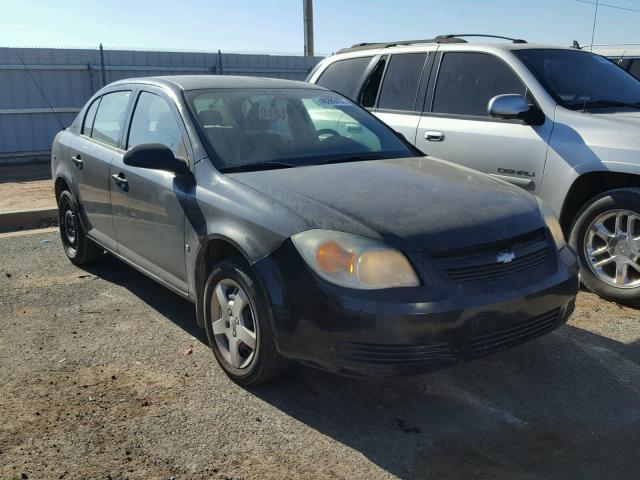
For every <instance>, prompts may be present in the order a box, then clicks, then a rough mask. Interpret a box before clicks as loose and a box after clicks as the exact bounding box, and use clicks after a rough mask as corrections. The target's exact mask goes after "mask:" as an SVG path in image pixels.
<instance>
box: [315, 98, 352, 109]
mask: <svg viewBox="0 0 640 480" xmlns="http://www.w3.org/2000/svg"><path fill="white" fill-rule="evenodd" d="M313 101H314V102H316V103H317V104H318V105H321V106H323V107H349V106H351V105H353V104H352V103H351V102H350V101H349V100H347V99H346V98H342V97H333V96H331V97H330V96H326V97H317V98H314V99H313Z"/></svg>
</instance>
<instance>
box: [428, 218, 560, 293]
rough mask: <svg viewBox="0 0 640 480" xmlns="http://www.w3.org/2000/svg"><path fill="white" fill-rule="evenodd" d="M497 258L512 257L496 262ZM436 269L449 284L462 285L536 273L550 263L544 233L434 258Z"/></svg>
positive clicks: (531, 234)
mask: <svg viewBox="0 0 640 480" xmlns="http://www.w3.org/2000/svg"><path fill="white" fill-rule="evenodd" d="M501 254H508V255H513V258H512V260H510V261H507V262H500V261H499V257H500V256H501ZM435 258H436V261H437V262H438V264H439V266H440V267H441V268H442V269H443V270H444V272H445V273H446V274H447V275H448V276H449V278H451V279H452V280H453V281H455V282H458V283H463V284H474V283H482V282H491V281H495V280H499V279H502V278H507V277H514V276H520V275H524V274H529V273H531V272H533V271H537V270H538V269H539V268H542V267H544V266H546V265H549V264H550V263H551V260H552V256H551V250H550V249H549V241H548V239H547V237H546V235H545V231H544V229H540V230H536V231H534V232H531V233H528V234H526V235H522V236H520V237H516V238H512V239H509V240H508V241H506V242H505V241H503V242H498V243H495V244H489V245H481V246H478V247H475V248H472V249H466V250H463V251H458V252H450V253H446V252H445V253H440V254H438V255H437V256H435Z"/></svg>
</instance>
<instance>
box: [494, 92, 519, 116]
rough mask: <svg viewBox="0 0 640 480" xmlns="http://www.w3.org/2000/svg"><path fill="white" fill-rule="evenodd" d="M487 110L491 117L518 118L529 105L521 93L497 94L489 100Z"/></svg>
mask: <svg viewBox="0 0 640 480" xmlns="http://www.w3.org/2000/svg"><path fill="white" fill-rule="evenodd" d="M488 111H489V116H490V117H493V118H506V119H510V118H518V116H520V115H522V114H523V113H525V112H528V111H529V105H528V104H527V101H526V100H525V99H524V97H523V96H522V95H515V94H508V95H498V96H497V97H493V98H492V99H491V100H489V107H488Z"/></svg>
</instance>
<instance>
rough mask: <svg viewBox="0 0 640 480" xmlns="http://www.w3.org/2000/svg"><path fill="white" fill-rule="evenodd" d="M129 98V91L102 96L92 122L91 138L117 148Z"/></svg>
mask: <svg viewBox="0 0 640 480" xmlns="http://www.w3.org/2000/svg"><path fill="white" fill-rule="evenodd" d="M130 97H131V91H122V92H113V93H107V94H105V95H103V96H102V100H101V101H100V105H99V106H98V112H97V113H96V118H95V121H94V122H93V130H92V132H91V138H95V139H96V140H100V141H102V142H104V143H107V144H109V145H113V146H114V147H116V146H118V139H119V138H120V132H121V131H122V127H123V125H124V121H125V118H126V115H127V107H128V105H129V98H130Z"/></svg>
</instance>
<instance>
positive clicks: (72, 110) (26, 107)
mask: <svg viewBox="0 0 640 480" xmlns="http://www.w3.org/2000/svg"><path fill="white" fill-rule="evenodd" d="M101 58H102V59H103V60H101ZM320 58H321V57H303V56H293V55H291V56H285V55H248V54H236V53H218V52H214V53H194V52H154V51H133V50H107V49H105V50H103V51H102V52H100V50H99V49H93V50H92V49H57V48H0V163H3V159H4V160H5V162H6V161H10V159H11V158H13V157H19V156H25V155H26V156H28V155H34V154H38V153H46V152H47V151H49V150H50V148H51V141H52V139H53V137H54V135H55V134H56V133H57V132H58V131H59V130H60V122H59V121H58V120H57V119H56V116H57V117H58V118H59V119H60V121H61V122H62V123H63V124H64V125H65V126H66V125H69V124H70V123H71V122H72V121H73V119H74V117H75V115H76V114H77V112H78V111H79V110H80V108H81V107H82V105H84V103H85V102H86V101H87V99H88V98H89V97H90V96H91V95H92V94H93V93H95V92H96V91H97V90H98V89H100V88H101V87H102V86H103V75H104V81H105V83H110V82H113V81H115V80H120V79H122V78H130V77H144V76H151V75H177V74H182V75H185V74H218V73H222V74H223V75H252V76H261V77H277V78H288V79H292V80H304V79H305V78H306V76H307V74H308V73H309V71H310V70H311V68H313V66H314V65H315V64H316V63H317V62H318V61H319V60H320ZM103 67H104V68H103ZM54 112H55V113H54Z"/></svg>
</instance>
